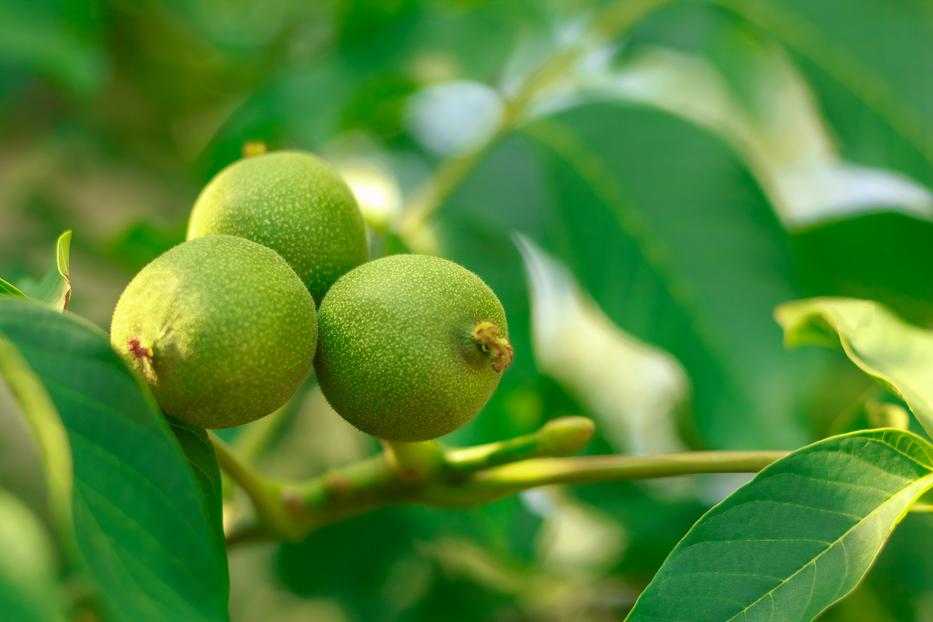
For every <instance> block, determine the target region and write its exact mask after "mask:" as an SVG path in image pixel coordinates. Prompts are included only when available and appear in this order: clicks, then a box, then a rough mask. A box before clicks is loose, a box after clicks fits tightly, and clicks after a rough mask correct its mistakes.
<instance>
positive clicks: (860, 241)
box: [793, 213, 933, 323]
mask: <svg viewBox="0 0 933 622" xmlns="http://www.w3.org/2000/svg"><path fill="white" fill-rule="evenodd" d="M793 246H794V255H795V257H796V259H797V261H798V265H799V266H800V269H799V272H800V274H801V282H802V285H803V287H804V289H805V290H806V293H807V296H836V297H845V298H864V299H869V300H877V301H878V302H880V303H883V304H885V305H887V306H890V307H892V308H893V309H894V310H896V311H897V312H898V313H900V314H903V315H904V316H905V317H907V318H908V319H911V320H913V321H916V322H917V323H923V322H926V321H929V320H931V319H933V279H930V278H929V273H930V266H933V223H930V222H926V221H921V220H917V219H914V218H908V217H906V216H903V215H901V214H894V213H884V214H868V215H864V216H859V217H857V218H850V219H847V220H840V221H837V222H831V223H825V224H821V225H819V226H814V227H809V228H806V229H803V230H800V231H795V232H794V233H793Z"/></svg>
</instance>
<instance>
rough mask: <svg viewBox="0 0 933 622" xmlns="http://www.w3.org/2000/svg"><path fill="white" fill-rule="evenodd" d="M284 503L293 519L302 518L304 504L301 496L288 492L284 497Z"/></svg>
mask: <svg viewBox="0 0 933 622" xmlns="http://www.w3.org/2000/svg"><path fill="white" fill-rule="evenodd" d="M282 503H283V504H284V505H285V509H286V510H287V511H288V513H289V514H290V515H291V517H292V518H301V515H302V514H303V513H304V503H302V501H301V496H299V495H298V494H296V493H293V492H286V493H284V494H283V495H282Z"/></svg>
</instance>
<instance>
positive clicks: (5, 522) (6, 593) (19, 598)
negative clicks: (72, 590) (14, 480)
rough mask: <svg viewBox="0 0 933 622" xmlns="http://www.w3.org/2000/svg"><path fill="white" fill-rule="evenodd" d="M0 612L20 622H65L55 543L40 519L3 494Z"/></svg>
mask: <svg viewBox="0 0 933 622" xmlns="http://www.w3.org/2000/svg"><path fill="white" fill-rule="evenodd" d="M0 551H3V555H0V612H3V618H4V619H5V620H15V621H16V622H57V621H59V620H64V619H65V613H64V607H63V602H62V595H61V592H60V590H59V587H58V585H57V581H56V569H55V562H54V553H53V548H52V543H51V541H50V539H49V536H48V534H47V533H46V532H45V528H44V527H43V526H42V523H41V521H40V520H39V518H38V517H37V516H36V515H35V514H34V513H33V512H32V511H31V510H30V509H29V508H28V507H27V506H26V505H25V504H24V503H23V502H22V501H20V500H19V499H17V498H16V497H14V496H12V495H11V494H10V493H8V492H6V491H4V490H0Z"/></svg>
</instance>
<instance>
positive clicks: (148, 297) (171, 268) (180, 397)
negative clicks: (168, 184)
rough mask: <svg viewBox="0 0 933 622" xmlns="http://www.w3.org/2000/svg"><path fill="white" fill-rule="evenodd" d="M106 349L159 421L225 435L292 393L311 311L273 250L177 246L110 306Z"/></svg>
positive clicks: (310, 347) (313, 321)
mask: <svg viewBox="0 0 933 622" xmlns="http://www.w3.org/2000/svg"><path fill="white" fill-rule="evenodd" d="M133 340H138V342H137V347H135V349H134V347H133V344H132V342H133ZM110 342H111V344H112V345H113V347H114V349H115V350H116V351H117V352H118V353H120V354H121V355H122V356H123V357H124V358H125V359H126V360H127V361H128V362H129V363H130V365H131V366H133V367H134V368H135V369H137V370H138V371H139V372H140V373H141V374H142V375H143V377H144V378H146V380H147V381H148V382H149V385H150V386H151V388H152V392H153V394H154V395H155V397H156V400H157V401H158V402H159V405H160V406H161V407H162V410H164V411H165V412H166V413H167V414H169V415H172V416H173V417H176V418H178V419H181V420H182V421H186V422H187V423H190V424H192V425H196V426H200V427H205V428H226V427H230V426H235V425H240V424H243V423H247V422H249V421H253V420H254V419H258V418H259V417H262V416H263V415H267V414H269V413H270V412H272V411H273V410H275V409H276V408H278V407H279V406H281V405H282V404H284V403H285V401H286V400H288V398H289V397H291V395H292V394H293V393H294V392H295V390H296V389H297V388H298V385H299V384H300V383H301V382H302V380H303V379H304V377H305V376H306V375H307V373H308V370H309V369H310V367H311V364H312V361H313V358H314V350H315V347H316V343H317V313H316V311H315V309H314V301H313V300H312V299H311V296H310V294H308V290H307V289H305V287H304V284H303V283H302V282H301V279H299V278H298V276H297V275H296V274H295V272H294V271H293V270H292V269H291V268H289V266H288V264H287V263H285V261H284V260H283V259H282V258H281V257H279V256H278V255H277V254H276V253H275V252H274V251H272V250H270V249H268V248H266V247H264V246H261V245H259V244H256V243H255V242H250V241H249V240H245V239H243V238H237V237H233V236H228V235H216V236H209V237H206V238H198V239H197V240H191V241H188V242H184V243H182V244H180V245H178V246H176V247H175V248H173V249H171V250H169V251H168V252H166V253H164V254H163V255H161V256H160V257H158V258H156V259H155V260H153V261H152V262H151V263H150V264H149V265H147V266H146V267H145V268H143V269H142V270H141V271H140V272H139V274H137V275H136V277H135V278H134V279H133V280H132V281H131V282H130V284H129V285H128V286H127V288H126V290H125V291H124V292H123V294H122V295H121V296H120V300H119V301H118V302H117V306H116V309H115V310H114V313H113V321H112V323H111V327H110ZM141 348H142V349H145V348H150V349H151V358H149V357H148V356H146V355H144V354H143V355H140V354H139V352H140V349H141Z"/></svg>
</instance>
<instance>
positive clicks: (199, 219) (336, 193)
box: [188, 151, 369, 302]
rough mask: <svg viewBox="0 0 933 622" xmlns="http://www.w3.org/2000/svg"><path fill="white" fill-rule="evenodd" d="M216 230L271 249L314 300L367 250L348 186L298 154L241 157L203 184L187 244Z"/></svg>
mask: <svg viewBox="0 0 933 622" xmlns="http://www.w3.org/2000/svg"><path fill="white" fill-rule="evenodd" d="M217 233H222V234H227V235H236V236H239V237H243V238H247V239H249V240H252V241H254V242H258V243H260V244H262V245H264V246H268V247H269V248H271V249H272V250H274V251H276V252H277V253H278V254H280V255H281V256H282V257H284V258H285V261H287V262H288V263H289V265H291V267H292V268H293V269H294V270H295V272H297V273H298V276H300V277H301V280H302V281H304V283H305V285H306V286H307V287H308V291H310V292H311V295H312V296H313V297H314V300H315V301H316V302H320V301H321V299H322V298H323V297H324V294H325V293H326V292H327V290H328V288H329V287H330V286H331V285H332V284H333V283H334V281H336V280H337V279H338V278H340V277H341V276H342V275H343V274H344V273H346V272H347V271H349V270H351V269H353V268H355V267H356V266H358V265H360V264H361V263H363V262H364V261H366V260H367V258H368V252H369V251H368V248H367V242H366V227H365V225H364V224H363V217H362V215H361V214H360V210H359V207H358V206H357V204H356V200H355V199H354V198H353V194H352V193H351V192H350V189H349V188H348V187H347V185H346V184H345V183H344V182H343V180H342V179H340V176H339V175H337V173H336V172H335V171H334V170H333V169H332V168H330V167H329V166H328V165H327V164H325V163H324V162H322V161H321V160H319V159H318V158H316V157H314V156H313V155H311V154H308V153H301V152H297V151H279V152H275V153H268V154H265V155H260V156H254V157H250V158H246V159H244V160H240V161H238V162H235V163H233V164H231V165H230V166H228V167H227V168H225V169H224V170H222V171H221V172H220V173H218V174H217V176H216V177H214V179H212V180H211V182H210V183H208V185H207V186H205V188H204V190H203V191H202V192H201V195H200V196H199V197H198V199H197V201H196V202H195V204H194V209H193V210H192V212H191V219H190V220H189V222H188V239H189V240H191V239H194V238H199V237H202V236H205V235H211V234H217Z"/></svg>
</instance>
